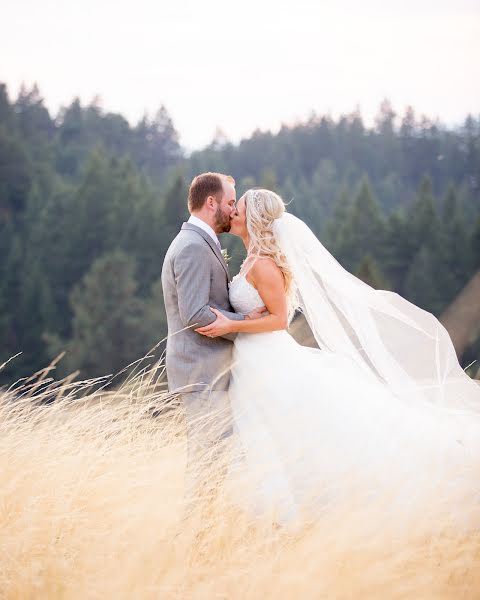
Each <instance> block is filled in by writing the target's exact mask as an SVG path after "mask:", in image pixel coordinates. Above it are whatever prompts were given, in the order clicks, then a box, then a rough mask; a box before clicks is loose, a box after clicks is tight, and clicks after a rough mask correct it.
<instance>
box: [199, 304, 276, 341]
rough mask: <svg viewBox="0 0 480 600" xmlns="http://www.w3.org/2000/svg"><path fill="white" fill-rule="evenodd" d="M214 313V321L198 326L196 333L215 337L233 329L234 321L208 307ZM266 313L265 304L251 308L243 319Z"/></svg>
mask: <svg viewBox="0 0 480 600" xmlns="http://www.w3.org/2000/svg"><path fill="white" fill-rule="evenodd" d="M210 310H211V311H212V312H213V313H215V315H216V317H217V318H216V319H215V321H213V323H210V325H206V326H205V327H199V328H198V329H195V331H196V332H197V333H200V334H201V335H206V336H207V337H217V336H219V335H225V334H226V333H232V332H233V331H234V326H235V321H232V320H231V319H229V318H227V317H226V316H225V315H224V314H223V313H221V312H220V311H219V310H217V309H215V308H211V309H210ZM267 314H268V311H267V309H266V307H265V306H259V307H258V308H255V309H254V310H252V312H250V313H248V315H245V319H260V318H261V317H265V316H266V315H267Z"/></svg>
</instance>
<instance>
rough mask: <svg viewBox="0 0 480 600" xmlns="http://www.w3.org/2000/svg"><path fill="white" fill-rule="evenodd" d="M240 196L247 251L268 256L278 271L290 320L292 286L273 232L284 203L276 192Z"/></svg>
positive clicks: (249, 192)
mask: <svg viewBox="0 0 480 600" xmlns="http://www.w3.org/2000/svg"><path fill="white" fill-rule="evenodd" d="M242 198H244V199H245V209H246V226H247V231H248V235H249V237H250V245H249V248H248V254H249V255H250V256H253V257H255V256H258V257H268V258H271V259H272V260H273V261H274V262H275V264H276V265H277V266H278V268H279V269H280V270H281V272H282V274H283V278H284V282H285V294H286V296H287V305H288V320H289V321H290V319H291V318H292V317H293V315H294V313H295V309H296V308H297V306H298V302H297V294H296V287H295V284H294V280H293V275H292V271H291V269H290V267H289V265H288V262H287V259H286V258H285V256H284V255H283V253H282V252H281V250H280V248H279V246H278V244H277V241H276V239H275V235H274V233H273V223H274V221H275V219H279V218H280V217H281V216H282V215H283V213H284V212H285V203H284V202H283V200H282V199H281V198H280V196H279V195H278V194H276V193H275V192H272V191H271V190H264V189H251V190H247V191H246V192H245V194H243V196H242Z"/></svg>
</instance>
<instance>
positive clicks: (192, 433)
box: [180, 390, 232, 506]
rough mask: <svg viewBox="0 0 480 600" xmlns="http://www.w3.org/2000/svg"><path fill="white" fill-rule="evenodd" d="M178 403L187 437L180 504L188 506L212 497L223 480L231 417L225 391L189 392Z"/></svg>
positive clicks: (230, 432)
mask: <svg viewBox="0 0 480 600" xmlns="http://www.w3.org/2000/svg"><path fill="white" fill-rule="evenodd" d="M180 399H181V401H182V404H183V408H184V413H185V421H186V433H187V465H186V473H185V493H184V500H185V503H186V504H187V506H188V505H190V504H191V503H193V504H194V505H195V504H196V503H197V502H198V500H199V499H208V498H211V497H213V496H214V495H215V494H216V492H217V487H218V485H219V484H220V483H222V481H223V479H224V477H225V473H226V460H227V458H226V454H227V453H226V449H227V446H228V441H229V439H228V438H229V437H230V436H231V434H232V414H231V408H230V401H229V398H228V392H227V391H215V390H212V391H210V390H208V391H202V392H189V393H186V394H182V395H181V396H180Z"/></svg>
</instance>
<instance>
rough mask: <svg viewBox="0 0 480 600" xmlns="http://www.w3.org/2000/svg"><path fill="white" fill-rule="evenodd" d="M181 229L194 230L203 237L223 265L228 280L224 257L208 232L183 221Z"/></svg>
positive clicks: (228, 275)
mask: <svg viewBox="0 0 480 600" xmlns="http://www.w3.org/2000/svg"><path fill="white" fill-rule="evenodd" d="M182 229H188V230H190V231H196V232H197V233H198V234H199V235H201V236H202V237H203V239H204V240H205V241H206V242H207V244H208V245H209V246H210V248H211V249H212V252H213V253H214V254H215V256H216V257H217V258H218V260H219V261H220V264H221V265H222V267H223V269H224V271H225V274H226V276H227V277H228V280H229V281H230V274H229V272H228V266H227V263H226V262H225V260H224V258H223V256H222V253H221V252H220V250H219V249H218V246H217V244H215V242H214V241H213V240H212V238H211V237H210V236H209V235H208V233H207V232H206V231H203V229H201V228H200V227H197V226H196V225H193V224H192V223H184V224H183V225H182Z"/></svg>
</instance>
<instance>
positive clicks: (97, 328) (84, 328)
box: [44, 250, 149, 377]
mask: <svg viewBox="0 0 480 600" xmlns="http://www.w3.org/2000/svg"><path fill="white" fill-rule="evenodd" d="M134 271H135V263H134V261H133V259H131V258H130V257H129V256H127V255H126V254H125V253H124V252H122V251H121V250H115V251H113V252H111V253H108V254H105V255H104V256H102V257H101V258H99V259H97V260H96V261H95V262H94V263H93V265H92V267H91V269H90V270H89V271H88V273H87V274H86V275H85V277H84V278H83V280H82V281H81V282H80V283H79V284H78V285H76V286H75V287H74V289H73V290H72V293H71V295H70V303H71V307H72V312H73V328H72V337H71V339H70V340H69V341H68V342H63V341H62V340H61V339H60V338H59V337H58V336H56V335H52V334H46V335H45V336H44V337H45V340H46V341H47V344H48V349H49V353H50V355H51V357H52V358H53V357H55V356H56V355H58V353H59V352H60V351H62V350H64V349H66V350H67V356H66V359H65V363H64V365H63V369H62V370H63V371H64V373H69V372H72V371H73V370H75V369H77V368H78V369H81V371H82V372H83V373H84V374H85V375H86V374H88V375H89V376H95V377H96V376H101V375H107V374H113V373H117V372H118V371H120V370H121V369H122V368H123V367H125V366H127V365H128V364H129V363H130V362H132V361H134V360H136V359H138V358H141V357H142V356H143V355H144V354H145V353H146V352H147V351H148V348H146V347H145V346H146V344H148V338H149V335H148V333H147V327H148V323H146V321H145V318H144V315H145V305H144V303H143V302H142V301H141V300H140V299H139V298H138V297H136V289H137V284H136V281H135V273H134Z"/></svg>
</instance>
